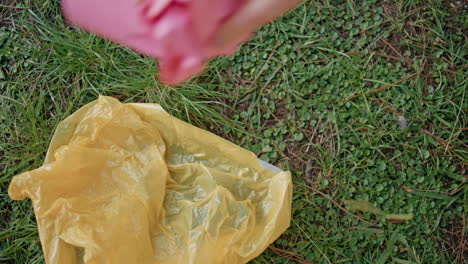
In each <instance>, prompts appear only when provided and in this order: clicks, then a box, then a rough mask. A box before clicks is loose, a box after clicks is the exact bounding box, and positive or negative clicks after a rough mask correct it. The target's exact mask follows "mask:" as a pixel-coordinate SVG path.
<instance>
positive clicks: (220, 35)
mask: <svg viewBox="0 0 468 264" xmlns="http://www.w3.org/2000/svg"><path fill="white" fill-rule="evenodd" d="M301 2H302V0H249V1H247V4H246V5H245V6H244V7H242V8H241V10H239V11H238V12H237V13H236V14H235V15H234V16H232V17H231V18H230V19H229V20H227V22H225V23H224V25H222V26H221V28H220V29H219V30H218V31H217V33H216V35H215V36H214V39H213V43H214V45H216V46H218V48H223V47H226V46H232V44H233V43H234V44H237V43H235V42H239V41H241V40H240V39H239V38H242V37H245V36H246V35H248V34H252V33H253V32H255V31H256V30H258V29H259V28H260V27H261V26H263V25H265V24H267V23H269V22H271V21H272V20H274V19H275V18H277V17H279V16H280V15H282V14H284V13H286V12H288V11H289V10H291V9H293V8H294V7H296V6H297V5H299V4H300V3H301Z"/></svg>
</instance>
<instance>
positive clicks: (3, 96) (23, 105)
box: [0, 94, 26, 107]
mask: <svg viewBox="0 0 468 264" xmlns="http://www.w3.org/2000/svg"><path fill="white" fill-rule="evenodd" d="M0 97H1V98H5V99H7V100H10V101H13V102H15V103H17V104H19V105H21V106H22V107H26V105H25V104H23V103H20V102H18V101H17V100H15V99H13V98H10V97H8V96H5V95H1V94H0Z"/></svg>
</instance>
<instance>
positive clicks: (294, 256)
mask: <svg viewBox="0 0 468 264" xmlns="http://www.w3.org/2000/svg"><path fill="white" fill-rule="evenodd" d="M268 248H269V249H270V250H271V251H273V252H274V253H275V254H277V255H278V256H280V257H283V258H287V259H289V260H293V261H296V262H298V263H301V264H314V263H313V262H310V261H307V260H305V259H304V257H303V256H301V255H299V254H297V253H295V252H291V251H287V250H284V249H280V248H276V247H273V246H269V247H268Z"/></svg>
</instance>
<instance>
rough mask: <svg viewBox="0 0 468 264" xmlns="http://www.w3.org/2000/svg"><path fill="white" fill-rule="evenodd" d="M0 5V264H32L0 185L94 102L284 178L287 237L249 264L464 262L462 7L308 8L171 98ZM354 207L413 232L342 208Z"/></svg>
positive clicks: (37, 259)
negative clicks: (146, 114)
mask: <svg viewBox="0 0 468 264" xmlns="http://www.w3.org/2000/svg"><path fill="white" fill-rule="evenodd" d="M4 2H5V1H2V4H1V5H0V243H1V244H0V263H43V259H42V252H41V248H40V243H39V240H38V237H37V230H36V224H35V220H34V214H33V212H32V209H31V205H30V202H29V201H24V202H13V201H11V200H10V199H9V197H8V195H7V187H8V183H9V181H10V180H11V178H12V177H13V176H14V175H15V174H18V173H20V172H23V171H27V170H30V169H33V168H36V167H38V166H40V165H41V162H42V160H43V158H44V155H45V151H46V149H47V147H48V142H49V140H50V138H51V135H52V133H53V131H54V128H55V126H56V125H57V124H58V122H59V121H60V120H62V119H64V118H65V117H66V116H67V115H69V114H71V113H72V112H73V111H75V110H76V109H78V108H79V107H81V106H83V105H84V104H85V103H87V102H90V101H92V100H94V99H96V96H97V95H99V94H105V95H111V96H115V97H117V98H119V99H121V100H122V101H125V102H135V101H138V102H157V103H160V104H161V105H163V107H164V108H166V109H167V110H168V111H169V112H171V113H172V114H173V115H175V116H177V117H180V118H182V119H184V120H186V121H188V122H190V123H192V124H195V125H197V126H199V127H203V128H205V129H208V130H210V131H213V132H214V133H217V134H218V135H220V136H222V137H224V138H227V139H229V140H231V141H233V142H235V143H237V144H239V145H241V146H243V147H245V148H248V149H250V150H252V151H254V152H255V153H257V154H258V155H259V156H260V157H261V158H263V159H265V160H267V161H270V162H272V163H274V164H277V165H278V166H280V167H283V168H285V169H289V170H291V171H292V172H293V174H294V176H293V177H294V184H295V186H294V203H293V219H292V223H291V228H290V229H289V230H288V231H287V232H286V233H285V234H284V235H283V236H282V237H281V238H280V239H278V241H277V242H276V243H275V244H274V245H273V246H272V247H270V248H269V249H268V250H267V251H266V252H265V253H264V254H262V255H261V256H260V257H259V258H257V259H256V260H254V261H252V263H464V261H466V258H467V242H466V241H467V240H466V218H467V188H466V181H467V178H466V167H467V158H468V153H467V149H468V148H467V145H468V140H467V136H466V131H467V128H466V126H467V117H466V110H467V108H468V104H467V98H466V96H467V95H466V91H467V79H468V78H467V44H466V43H467V31H466V29H467V28H468V16H467V7H466V4H463V1H449V0H447V1H427V0H420V1H418V0H393V1H376V0H359V1H356V0H317V1H307V2H306V3H305V4H303V5H302V6H300V7H299V8H298V9H296V10H295V11H294V12H292V13H290V14H289V15H287V16H286V17H284V18H283V19H281V20H279V21H276V22H275V23H273V24H270V25H268V26H266V27H264V28H263V29H262V30H261V31H260V32H258V34H256V36H255V37H254V38H253V39H252V40H251V41H249V42H248V43H246V44H245V45H243V47H242V48H241V49H240V50H239V51H238V52H237V53H236V54H235V55H234V56H231V57H229V58H218V59H215V60H213V61H212V62H211V64H210V67H209V69H208V70H207V71H205V73H203V74H202V75H201V76H199V77H197V78H194V79H193V80H191V81H190V82H189V83H187V84H184V85H182V86H181V87H178V88H170V87H166V86H163V85H161V84H160V83H158V82H157V80H156V78H155V74H154V72H155V71H154V67H155V62H154V61H153V60H152V59H149V58H144V57H141V56H139V55H138V54H136V53H135V52H132V51H129V50H127V49H125V48H122V47H120V46H118V45H115V44H112V43H110V42H108V41H104V40H102V39H100V38H98V37H95V36H92V35H90V34H87V33H84V32H82V31H79V30H77V29H74V28H72V27H70V26H69V25H67V24H66V23H65V22H64V21H63V18H62V17H61V16H60V9H59V5H58V0H39V1H37V0H36V1H33V0H23V1H14V0H7V1H6V2H7V3H4ZM10 3H13V4H12V6H10ZM405 123H406V124H405ZM359 199H363V200H367V201H369V202H370V203H372V204H373V205H374V206H376V207H378V208H380V209H382V210H383V211H385V212H387V213H391V214H397V213H413V214H414V218H413V219H412V220H409V221H404V222H402V223H396V222H398V221H389V220H388V219H386V218H385V217H384V216H382V215H376V214H372V213H371V212H369V211H371V210H369V208H368V209H367V210H364V211H365V212H361V211H359V210H357V209H359V208H357V207H359V206H356V205H354V206H349V205H350V204H349V203H347V202H346V201H348V200H359ZM351 205H352V204H351ZM362 205H365V204H360V206H361V207H362ZM366 211H367V212H366ZM390 218H391V217H390Z"/></svg>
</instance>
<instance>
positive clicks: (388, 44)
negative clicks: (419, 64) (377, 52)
mask: <svg viewBox="0 0 468 264" xmlns="http://www.w3.org/2000/svg"><path fill="white" fill-rule="evenodd" d="M380 40H381V41H382V42H383V43H385V44H386V45H387V46H389V47H390V49H392V50H393V51H394V52H395V53H396V54H397V55H398V56H400V58H402V59H404V60H407V59H406V58H405V57H404V56H403V55H401V53H400V52H398V50H396V49H395V47H393V45H392V44H390V43H388V42H387V41H386V40H385V39H383V38H382V39H380Z"/></svg>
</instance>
